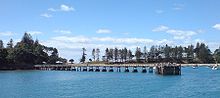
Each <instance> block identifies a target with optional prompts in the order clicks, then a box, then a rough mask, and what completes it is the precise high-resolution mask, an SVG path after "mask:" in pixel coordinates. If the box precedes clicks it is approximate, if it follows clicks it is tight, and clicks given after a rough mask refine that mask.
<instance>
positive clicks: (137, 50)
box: [135, 47, 142, 62]
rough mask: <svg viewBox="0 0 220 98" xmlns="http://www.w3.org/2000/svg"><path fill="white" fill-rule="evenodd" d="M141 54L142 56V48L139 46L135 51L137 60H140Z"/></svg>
mask: <svg viewBox="0 0 220 98" xmlns="http://www.w3.org/2000/svg"><path fill="white" fill-rule="evenodd" d="M141 56H142V52H141V48H139V47H137V48H136V51H135V57H136V60H137V62H140V59H141Z"/></svg>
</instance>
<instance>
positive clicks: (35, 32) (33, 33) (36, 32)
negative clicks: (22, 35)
mask: <svg viewBox="0 0 220 98" xmlns="http://www.w3.org/2000/svg"><path fill="white" fill-rule="evenodd" d="M27 33H29V34H31V35H39V34H43V32H40V31H28V32H27Z"/></svg>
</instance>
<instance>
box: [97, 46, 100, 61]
mask: <svg viewBox="0 0 220 98" xmlns="http://www.w3.org/2000/svg"><path fill="white" fill-rule="evenodd" d="M96 57H97V59H96V61H99V57H100V49H99V48H97V49H96Z"/></svg>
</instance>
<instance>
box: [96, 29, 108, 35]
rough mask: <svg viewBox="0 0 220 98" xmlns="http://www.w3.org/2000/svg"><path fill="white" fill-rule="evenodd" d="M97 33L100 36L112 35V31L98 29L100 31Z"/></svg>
mask: <svg viewBox="0 0 220 98" xmlns="http://www.w3.org/2000/svg"><path fill="white" fill-rule="evenodd" d="M96 33H99V34H107V33H112V31H111V30H109V29H98V30H97V31H96Z"/></svg>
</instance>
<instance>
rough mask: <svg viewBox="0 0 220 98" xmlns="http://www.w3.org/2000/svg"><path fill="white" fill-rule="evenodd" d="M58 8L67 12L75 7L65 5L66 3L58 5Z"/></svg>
mask: <svg viewBox="0 0 220 98" xmlns="http://www.w3.org/2000/svg"><path fill="white" fill-rule="evenodd" d="M60 10H61V11H65V12H69V11H74V10H75V9H74V8H73V7H71V6H67V5H64V4H62V5H60Z"/></svg>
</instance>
